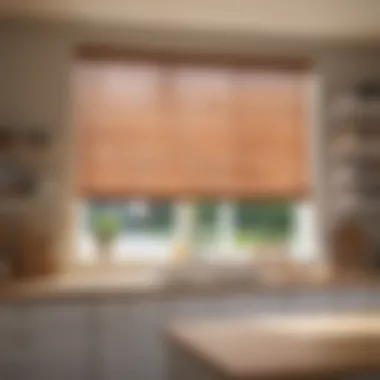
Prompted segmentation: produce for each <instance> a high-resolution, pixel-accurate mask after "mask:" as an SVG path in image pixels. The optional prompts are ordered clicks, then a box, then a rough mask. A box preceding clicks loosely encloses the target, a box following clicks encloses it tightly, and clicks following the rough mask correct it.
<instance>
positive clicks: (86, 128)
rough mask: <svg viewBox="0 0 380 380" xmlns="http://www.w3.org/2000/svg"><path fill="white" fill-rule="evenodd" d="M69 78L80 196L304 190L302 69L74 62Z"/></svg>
mask: <svg viewBox="0 0 380 380" xmlns="http://www.w3.org/2000/svg"><path fill="white" fill-rule="evenodd" d="M75 79H76V92H75V99H76V103H75V104H76V107H75V114H76V126H77V140H76V141H77V144H76V145H77V171H76V172H77V184H78V189H79V192H80V193H81V194H83V195H85V196H105V197H108V196H109V197H113V196H121V197H123V196H125V197H129V196H143V197H156V196H157V197H161V196H217V197H224V196H225V197H263V196H264V197H267V196H270V197H271V196H273V197H295V196H299V195H303V194H305V193H306V192H307V190H308V187H309V183H308V175H307V174H308V170H307V167H308V151H307V138H306V134H307V122H306V107H307V103H306V100H307V97H306V76H305V74H303V73H302V72H297V71H289V70H273V69H268V70H266V69H262V68H261V69H259V68H255V67H253V68H249V69H247V68H236V67H229V66H227V65H226V66H220V67H218V66H212V65H199V64H198V65H195V64H192V65H191V64H178V63H176V64H168V63H161V64H160V63H156V62H149V61H148V62H138V61H132V62H128V61H117V62H107V61H82V62H80V63H79V64H78V67H77V70H76V75H75Z"/></svg>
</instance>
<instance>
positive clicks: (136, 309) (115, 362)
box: [98, 300, 166, 380]
mask: <svg viewBox="0 0 380 380" xmlns="http://www.w3.org/2000/svg"><path fill="white" fill-rule="evenodd" d="M165 315H166V307H165V303H164V302H163V301H158V302H156V301H152V300H140V301H138V300H123V301H110V302H107V303H103V304H102V305H100V306H99V310H98V317H99V328H100V330H99V331H100V335H99V347H100V348H101V350H102V351H101V352H100V353H99V354H100V356H101V358H102V372H103V373H102V378H103V379H104V380H126V379H128V380H160V379H162V380H165V379H166V376H165V373H166V347H165V339H164V338H165V337H164V334H163V331H162V327H163V325H164V322H165Z"/></svg>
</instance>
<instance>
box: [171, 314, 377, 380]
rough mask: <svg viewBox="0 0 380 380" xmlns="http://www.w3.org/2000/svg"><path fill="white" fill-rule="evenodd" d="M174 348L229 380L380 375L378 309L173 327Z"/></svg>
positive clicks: (262, 317)
mask: <svg viewBox="0 0 380 380" xmlns="http://www.w3.org/2000/svg"><path fill="white" fill-rule="evenodd" d="M169 336H170V338H171V339H172V341H173V342H174V344H175V345H176V346H178V347H179V348H181V349H183V350H185V351H186V352H187V353H188V354H190V355H193V356H195V357H197V358H198V359H200V360H202V361H203V362H204V363H206V365H210V366H212V367H213V369H214V370H217V371H218V372H219V373H223V375H224V376H226V377H227V378H229V379H239V380H240V379H252V380H256V379H260V380H261V379H276V380H277V379H292V380H296V379H305V378H307V379H309V378H310V379H325V378H326V377H328V378H330V377H332V378H334V377H335V376H340V375H344V374H348V373H353V372H355V371H367V370H368V371H371V370H377V371H380V311H379V312H371V313H365V314H325V315H309V316H306V315H305V316H300V315H298V316H276V317H274V316H261V317H254V318H249V319H243V320H230V321H205V322H188V323H181V324H176V325H174V326H171V327H170V328H169Z"/></svg>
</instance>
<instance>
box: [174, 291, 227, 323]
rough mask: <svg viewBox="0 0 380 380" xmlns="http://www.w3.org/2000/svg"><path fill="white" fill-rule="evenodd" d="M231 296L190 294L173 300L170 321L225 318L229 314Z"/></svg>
mask: <svg viewBox="0 0 380 380" xmlns="http://www.w3.org/2000/svg"><path fill="white" fill-rule="evenodd" d="M230 300H231V296H196V295H193V296H188V297H182V298H181V299H175V300H172V302H171V303H170V306H169V317H168V321H169V322H170V321H172V322H175V321H184V320H191V321H193V320H196V319H208V318H210V319H215V318H223V317H225V316H227V315H228V308H229V301H230Z"/></svg>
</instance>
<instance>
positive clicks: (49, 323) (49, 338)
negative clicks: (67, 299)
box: [29, 303, 90, 380]
mask: <svg viewBox="0 0 380 380" xmlns="http://www.w3.org/2000/svg"><path fill="white" fill-rule="evenodd" d="M87 315H88V309H87V308H86V306H79V305H73V304H64V303H63V304H46V305H45V304H41V305H33V306H32V307H31V309H30V314H29V323H30V329H31V331H30V334H31V340H30V348H31V352H30V359H31V373H32V378H33V379H38V380H45V379H46V380H50V379H54V380H61V379H62V380H66V379H70V380H84V379H88V370H89V365H90V362H89V356H88V355H89V350H88V338H89V334H88V332H89V330H88V325H87V322H88V321H87Z"/></svg>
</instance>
